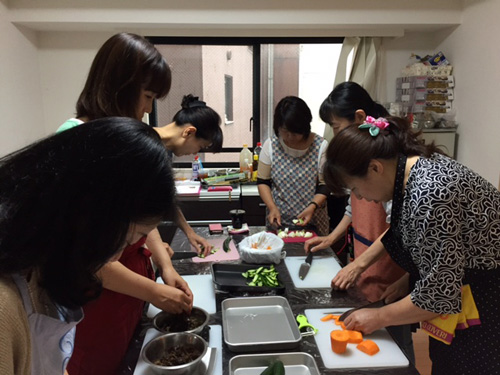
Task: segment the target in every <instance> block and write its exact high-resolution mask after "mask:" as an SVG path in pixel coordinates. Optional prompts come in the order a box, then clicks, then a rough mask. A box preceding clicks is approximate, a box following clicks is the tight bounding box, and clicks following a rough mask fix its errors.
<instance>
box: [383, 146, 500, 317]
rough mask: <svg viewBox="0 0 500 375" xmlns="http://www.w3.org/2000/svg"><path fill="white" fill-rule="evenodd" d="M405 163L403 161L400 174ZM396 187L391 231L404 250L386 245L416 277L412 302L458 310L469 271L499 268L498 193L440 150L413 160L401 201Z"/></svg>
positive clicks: (439, 309)
mask: <svg viewBox="0 0 500 375" xmlns="http://www.w3.org/2000/svg"><path fill="white" fill-rule="evenodd" d="M404 165H405V163H404V160H403V162H402V163H401V160H400V163H399V165H398V170H399V171H398V174H397V176H398V175H399V176H401V169H403V171H404ZM396 179H397V180H398V178H397V177H396ZM397 184H398V182H397V181H396V185H397ZM397 190H398V189H396V188H395V193H394V203H393V211H392V219H393V221H392V225H393V228H391V231H392V233H391V235H393V236H394V238H395V239H396V240H397V242H398V243H399V245H400V246H401V248H402V250H400V252H401V251H402V253H399V254H393V253H391V251H390V247H391V246H386V248H387V251H388V252H389V253H390V255H391V257H393V258H394V260H395V261H396V262H398V263H399V264H400V265H402V267H403V268H405V269H406V270H407V271H408V272H410V274H411V275H412V276H413V277H414V279H415V280H416V283H415V286H414V289H413V290H412V292H411V300H412V302H413V303H414V304H415V305H416V306H418V307H419V308H421V309H424V310H427V311H432V312H436V313H439V314H454V313H458V312H460V311H461V286H462V284H463V281H464V277H465V273H466V270H467V269H474V270H492V269H500V192H499V191H498V190H497V189H496V188H495V187H494V186H493V185H492V184H490V183H489V182H488V181H486V180H485V179H484V178H482V177H481V176H479V175H478V174H476V173H475V172H473V171H472V170H470V169H469V168H467V167H465V166H463V165H461V164H459V163H458V162H456V161H455V160H453V159H450V158H448V157H446V156H443V155H439V154H434V155H433V156H432V157H431V158H428V159H427V158H423V157H421V158H420V159H419V160H418V161H417V162H416V163H415V164H414V166H413V167H412V169H411V171H410V174H409V177H408V181H407V184H406V188H405V190H404V193H403V194H402V196H401V194H400V197H399V198H400V199H397V193H398V192H397ZM395 216H397V218H396V220H394V219H395ZM383 242H384V244H385V245H386V241H383ZM405 265H406V266H405Z"/></svg>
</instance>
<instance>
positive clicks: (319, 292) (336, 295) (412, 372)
mask: <svg viewBox="0 0 500 375" xmlns="http://www.w3.org/2000/svg"><path fill="white" fill-rule="evenodd" d="M264 229H265V228H263V227H251V229H250V234H253V233H257V232H260V231H262V230H264ZM195 230H196V232H197V233H198V234H200V235H202V236H204V237H206V238H208V237H209V234H208V228H206V227H199V228H195ZM243 238H244V236H243V235H235V236H233V239H234V241H235V242H236V243H238V242H240V241H241V240H242V239H243ZM171 246H172V248H173V249H175V251H190V250H191V248H190V244H189V242H188V241H187V238H186V236H185V235H184V233H183V232H181V231H180V230H177V232H176V235H175V237H174V239H173V241H172V243H171ZM284 250H286V252H287V255H292V256H293V255H295V256H301V255H304V250H303V244H302V243H286V244H285V248H284ZM316 254H318V255H321V254H323V255H325V254H330V255H332V256H334V257H335V255H334V254H333V252H332V251H331V250H323V251H321V252H318V253H316ZM231 262H236V263H240V262H241V261H240V260H237V261H231ZM173 263H174V267H175V269H176V270H177V271H178V272H179V274H181V275H210V274H211V264H212V263H211V262H204V263H193V262H192V260H191V259H183V260H176V261H173ZM276 268H277V270H278V272H279V273H280V279H281V281H282V282H283V283H284V284H285V286H286V291H285V294H284V295H283V296H284V297H285V298H287V300H288V302H289V304H290V306H291V308H292V311H293V313H294V314H295V315H297V314H303V313H304V310H306V309H314V308H329V307H357V306H361V305H363V304H364V303H366V301H365V299H364V298H363V297H362V295H361V294H360V293H359V292H358V291H356V290H355V289H352V288H351V289H349V290H348V291H342V292H341V291H333V290H330V289H296V288H295V287H294V285H293V281H292V278H291V277H290V274H289V273H288V270H287V268H286V265H285V262H283V261H282V262H281V263H280V264H279V265H276ZM326 277H328V276H326ZM259 295H261V294H259ZM242 296H243V297H248V296H250V295H248V293H247V294H241V293H237V294H232V293H227V292H216V293H215V303H216V312H215V314H212V315H211V320H210V322H209V324H210V325H222V314H221V302H222V301H223V300H224V299H226V298H232V297H242ZM251 296H255V295H253V294H252V295H251ZM147 328H150V319H149V318H147V317H146V316H145V317H144V319H143V322H142V323H141V324H140V325H139V327H138V328H137V330H136V335H135V338H134V339H133V342H132V344H131V346H130V348H129V351H128V353H127V357H126V358H125V361H124V365H123V369H122V371H121V372H120V374H122V375H131V374H133V373H134V368H135V365H136V363H137V359H138V357H139V353H140V350H141V347H142V344H143V340H144V337H145V334H146V330H147ZM290 351H293V352H299V351H300V352H306V353H309V354H311V355H312V356H313V357H314V358H315V360H316V363H317V365H318V368H319V371H320V373H321V374H381V375H382V374H384V375H418V374H419V373H418V371H417V370H416V368H415V367H414V366H413V365H412V364H410V365H409V366H406V367H384V368H382V367H381V368H364V369H363V368H359V369H358V368H356V369H352V368H351V369H328V368H325V367H324V365H323V362H322V359H321V357H320V354H319V350H318V348H317V346H316V343H315V340H314V337H312V336H306V337H303V338H302V340H301V343H300V346H299V347H298V348H295V349H293V350H290ZM238 354H243V353H233V352H231V351H229V350H228V348H227V347H226V346H225V344H223V352H222V364H223V366H222V368H223V374H214V375H229V370H228V368H229V360H230V359H231V358H232V357H233V356H236V355H238Z"/></svg>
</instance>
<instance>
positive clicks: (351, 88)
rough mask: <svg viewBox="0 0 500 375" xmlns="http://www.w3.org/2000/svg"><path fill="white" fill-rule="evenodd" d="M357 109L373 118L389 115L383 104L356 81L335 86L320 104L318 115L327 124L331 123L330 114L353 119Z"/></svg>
mask: <svg viewBox="0 0 500 375" xmlns="http://www.w3.org/2000/svg"><path fill="white" fill-rule="evenodd" d="M358 109H362V110H363V111H365V113H366V115H367V116H373V117H375V118H378V117H386V116H388V115H389V113H388V112H387V110H386V109H385V108H384V106H382V105H381V104H379V103H377V102H375V101H374V100H373V99H372V98H371V97H370V94H368V92H367V91H366V90H365V89H364V88H363V87H361V86H360V85H358V84H357V83H356V82H342V83H339V84H338V85H337V86H335V88H334V89H333V91H332V92H331V93H330V94H329V95H328V96H327V98H326V99H325V100H324V101H323V103H322V104H321V107H320V108H319V115H320V117H321V119H322V120H323V121H324V122H326V123H327V124H331V122H332V116H335V117H339V118H346V119H348V120H349V121H354V115H355V114H356V111H357V110H358Z"/></svg>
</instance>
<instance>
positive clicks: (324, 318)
mask: <svg viewBox="0 0 500 375" xmlns="http://www.w3.org/2000/svg"><path fill="white" fill-rule="evenodd" d="M334 319H335V315H333V314H328V315H325V316H324V317H322V318H321V319H320V320H321V321H322V322H326V321H328V320H334Z"/></svg>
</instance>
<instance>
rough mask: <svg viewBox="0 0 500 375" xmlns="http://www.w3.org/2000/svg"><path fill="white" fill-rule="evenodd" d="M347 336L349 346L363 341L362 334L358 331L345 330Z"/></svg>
mask: <svg viewBox="0 0 500 375" xmlns="http://www.w3.org/2000/svg"><path fill="white" fill-rule="evenodd" d="M346 332H347V333H348V334H349V344H359V343H360V342H362V341H363V334H362V333H361V332H359V331H350V330H346Z"/></svg>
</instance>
